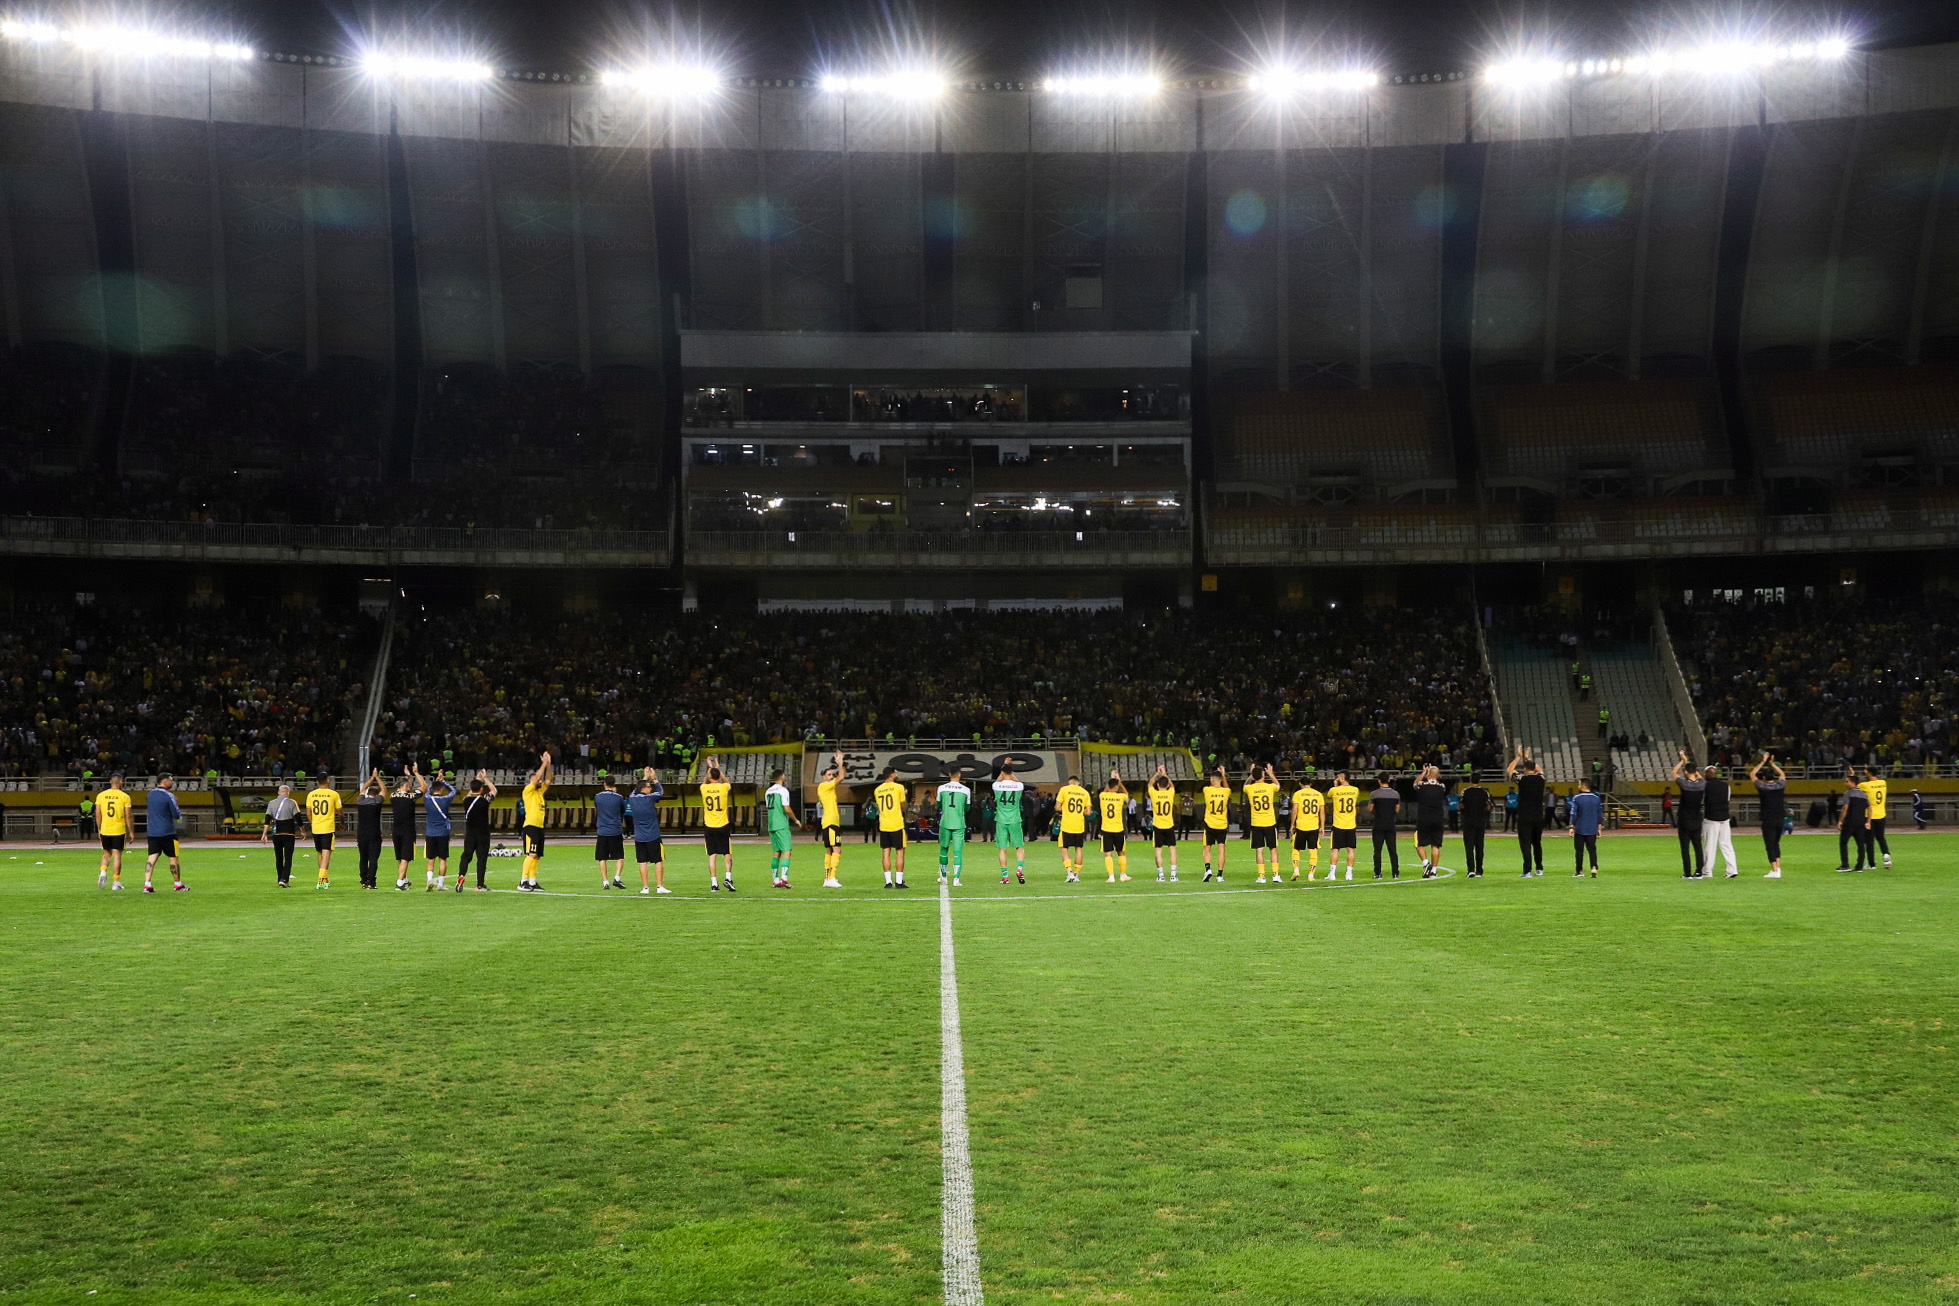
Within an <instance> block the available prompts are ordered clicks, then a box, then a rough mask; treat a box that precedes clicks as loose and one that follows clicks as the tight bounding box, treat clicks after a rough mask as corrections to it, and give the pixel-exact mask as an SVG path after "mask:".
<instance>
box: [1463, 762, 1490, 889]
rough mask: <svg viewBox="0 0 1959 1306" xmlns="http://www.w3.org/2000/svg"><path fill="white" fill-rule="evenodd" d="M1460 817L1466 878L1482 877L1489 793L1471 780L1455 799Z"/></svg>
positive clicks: (1487, 827) (1488, 829)
mask: <svg viewBox="0 0 1959 1306" xmlns="http://www.w3.org/2000/svg"><path fill="white" fill-rule="evenodd" d="M1457 807H1458V810H1459V811H1460V812H1461V815H1462V856H1463V862H1464V864H1465V865H1466V866H1467V867H1468V870H1467V871H1466V872H1465V873H1466V874H1467V875H1468V876H1470V877H1471V878H1475V879H1481V878H1482V875H1483V836H1484V835H1486V834H1488V833H1489V832H1490V791H1489V790H1487V789H1485V788H1484V787H1483V786H1482V785H1480V784H1478V783H1476V782H1475V781H1474V780H1471V781H1470V782H1469V784H1468V785H1467V786H1466V787H1465V788H1464V789H1463V791H1462V793H1461V794H1460V795H1458V797H1457Z"/></svg>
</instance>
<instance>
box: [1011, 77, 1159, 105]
mask: <svg viewBox="0 0 1959 1306" xmlns="http://www.w3.org/2000/svg"><path fill="white" fill-rule="evenodd" d="M1041 89H1042V90H1043V91H1046V92H1048V94H1050V95H1079V96H1084V97H1090V98H1099V99H1105V100H1142V99H1148V98H1149V97H1150V96H1152V95H1156V94H1159V93H1160V92H1161V91H1162V90H1163V79H1162V78H1161V77H1158V76H1157V75H1156V74H1154V73H1091V74H1088V75H1085V76H1077V77H1050V78H1048V79H1047V80H1046V81H1044V82H1042V83H1041Z"/></svg>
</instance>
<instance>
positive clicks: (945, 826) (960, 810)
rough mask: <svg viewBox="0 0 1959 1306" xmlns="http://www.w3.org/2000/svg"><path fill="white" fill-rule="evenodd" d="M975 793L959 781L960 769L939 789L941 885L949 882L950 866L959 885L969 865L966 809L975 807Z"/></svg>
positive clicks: (956, 883)
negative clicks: (961, 873) (967, 858)
mask: <svg viewBox="0 0 1959 1306" xmlns="http://www.w3.org/2000/svg"><path fill="white" fill-rule="evenodd" d="M972 803H973V791H972V790H971V789H968V788H967V787H966V786H965V785H964V784H962V783H960V780H959V768H957V767H954V768H953V770H952V774H951V776H950V777H949V778H948V779H947V780H946V782H945V783H944V784H942V785H940V786H939V883H940V884H944V883H945V877H946V866H947V864H948V863H950V865H951V866H952V883H953V885H954V886H955V887H956V886H957V885H958V883H959V872H960V871H961V870H962V869H963V868H964V867H965V864H966V809H967V808H968V807H970V806H972Z"/></svg>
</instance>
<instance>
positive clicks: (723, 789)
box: [701, 757, 735, 893]
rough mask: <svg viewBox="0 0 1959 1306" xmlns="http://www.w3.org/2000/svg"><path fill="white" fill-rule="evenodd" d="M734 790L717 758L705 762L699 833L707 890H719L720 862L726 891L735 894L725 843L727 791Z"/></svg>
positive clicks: (729, 851)
mask: <svg viewBox="0 0 1959 1306" xmlns="http://www.w3.org/2000/svg"><path fill="white" fill-rule="evenodd" d="M733 788H734V786H733V785H730V784H729V783H728V781H727V778H726V777H725V776H723V775H722V773H721V762H720V759H718V758H714V757H710V758H708V759H707V779H706V780H705V781H703V782H702V784H701V834H702V836H703V839H704V841H705V842H706V844H707V887H708V888H710V889H712V890H714V891H715V892H716V893H719V892H720V891H721V862H722V860H723V859H724V858H725V859H726V860H727V863H728V892H729V893H733V892H734V891H735V850H734V846H733V845H732V844H730V843H729V842H728V815H729V812H728V806H729V797H728V795H729V792H730V791H731V790H732V789H733Z"/></svg>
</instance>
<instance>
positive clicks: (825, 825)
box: [816, 748, 843, 889]
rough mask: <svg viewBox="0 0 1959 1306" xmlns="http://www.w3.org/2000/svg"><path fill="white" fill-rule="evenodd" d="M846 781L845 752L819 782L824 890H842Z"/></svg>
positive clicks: (835, 758)
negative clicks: (840, 790)
mask: <svg viewBox="0 0 1959 1306" xmlns="http://www.w3.org/2000/svg"><path fill="white" fill-rule="evenodd" d="M842 782H843V750H842V749H841V748H839V749H838V750H837V751H836V752H835V753H834V754H832V755H831V757H830V765H828V766H826V767H824V768H823V776H822V778H821V779H819V780H818V781H817V782H816V824H817V831H818V832H817V836H816V837H817V840H818V842H820V843H821V844H822V845H823V887H824V888H826V889H841V888H843V881H842V880H839V879H838V878H837V867H838V866H839V865H840V864H841V863H842V862H843V811H842V809H841V808H839V807H838V806H837V786H838V785H839V784H841V783H842Z"/></svg>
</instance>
